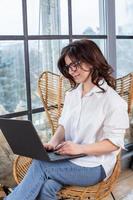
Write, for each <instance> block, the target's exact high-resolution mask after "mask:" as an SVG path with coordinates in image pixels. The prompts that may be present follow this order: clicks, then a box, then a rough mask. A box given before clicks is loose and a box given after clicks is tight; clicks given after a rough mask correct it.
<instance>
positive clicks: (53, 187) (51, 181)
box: [5, 160, 106, 200]
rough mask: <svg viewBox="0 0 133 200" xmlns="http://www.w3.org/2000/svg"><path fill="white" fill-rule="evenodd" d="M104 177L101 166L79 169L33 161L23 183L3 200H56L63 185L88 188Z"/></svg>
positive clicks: (65, 163)
mask: <svg viewBox="0 0 133 200" xmlns="http://www.w3.org/2000/svg"><path fill="white" fill-rule="evenodd" d="M105 177H106V175H105V172H104V169H103V167H102V165H100V166H98V167H81V166H78V165H75V164H73V163H71V162H70V161H58V162H47V161H39V160H33V162H32V164H31V166H30V167H29V170H28V172H27V174H26V176H25V177H24V179H23V181H22V182H21V183H20V184H19V185H18V186H17V187H16V188H15V189H14V191H13V192H12V193H11V194H9V195H8V196H7V197H6V198H5V200H35V199H38V200H57V196H56V193H57V192H58V191H59V190H60V189H61V188H62V187H63V186H64V185H78V186H89V185H94V184H96V183H98V182H100V181H102V180H103V179H104V178H105Z"/></svg>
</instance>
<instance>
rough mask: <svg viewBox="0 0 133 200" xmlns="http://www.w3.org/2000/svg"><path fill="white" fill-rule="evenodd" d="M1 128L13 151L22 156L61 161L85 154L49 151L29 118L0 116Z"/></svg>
mask: <svg viewBox="0 0 133 200" xmlns="http://www.w3.org/2000/svg"><path fill="white" fill-rule="evenodd" d="M0 129H1V130H2V132H3V134H4V136H5V138H6V140H7V142H8V144H9V146H10V147H11V149H12V151H13V153H15V154H18V155H21V156H26V157H30V158H34V159H38V160H46V161H60V160H66V159H73V158H77V157H82V156H85V155H83V154H79V155H72V156H71V155H59V154H57V153H56V152H47V151H46V149H45V148H44V146H43V143H42V142H41V140H40V138H39V136H38V134H37V131H36V129H35V127H34V126H33V124H32V122H31V121H29V120H16V119H7V118H0Z"/></svg>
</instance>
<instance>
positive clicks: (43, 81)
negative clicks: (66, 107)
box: [38, 71, 70, 134]
mask: <svg viewBox="0 0 133 200" xmlns="http://www.w3.org/2000/svg"><path fill="white" fill-rule="evenodd" d="M69 89H70V83H69V81H68V80H67V79H65V78H64V77H63V76H61V75H57V74H54V73H52V72H49V71H46V72H43V73H42V74H41V75H40V77H39V80H38V92H39V94H40V97H41V100H42V103H43V106H44V108H45V111H46V114H47V117H48V122H49V124H50V126H51V129H52V133H53V134H54V132H55V130H56V128H57V125H58V119H59V117H60V115H61V111H62V108H63V102H64V97H65V92H66V91H67V90H69Z"/></svg>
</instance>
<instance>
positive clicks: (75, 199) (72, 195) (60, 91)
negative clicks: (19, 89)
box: [13, 72, 133, 200]
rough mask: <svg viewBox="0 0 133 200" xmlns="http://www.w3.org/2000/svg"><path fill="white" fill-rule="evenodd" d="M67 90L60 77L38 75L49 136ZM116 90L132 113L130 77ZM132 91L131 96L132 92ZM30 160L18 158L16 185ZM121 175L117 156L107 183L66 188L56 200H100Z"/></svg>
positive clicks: (14, 167) (132, 88) (15, 165)
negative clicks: (48, 125)
mask: <svg viewBox="0 0 133 200" xmlns="http://www.w3.org/2000/svg"><path fill="white" fill-rule="evenodd" d="M69 88H70V84H69V83H68V81H67V80H66V79H64V78H63V77H61V76H59V75H56V74H53V73H51V72H44V73H42V74H41V76H40V78H39V81H38V90H39V94H40V97H41V99H42V102H43V105H44V108H45V111H46V113H47V117H48V119H49V123H50V125H51V129H52V132H53V134H54V132H55V130H56V127H57V124H58V119H59V117H60V114H61V110H62V107H63V101H64V95H65V92H66V90H68V89H69ZM116 90H117V91H118V93H119V94H120V95H121V96H122V97H123V98H124V99H125V100H126V101H127V102H128V111H129V113H130V112H131V103H132V100H133V96H132V92H133V75H132V74H128V75H127V76H125V77H122V78H119V79H117V81H116ZM131 90H132V92H131ZM31 162H32V159H30V158H26V157H23V156H17V158H16V159H15V161H14V165H13V174H14V178H15V181H16V183H17V184H18V183H20V182H21V180H22V179H23V177H24V175H25V173H26V171H27V170H28V168H29V165H30V164H31ZM119 174H120V154H119V155H118V156H117V162H116V164H115V167H114V169H113V172H112V175H111V176H110V177H109V178H108V179H107V180H106V181H102V182H100V183H98V184H96V185H94V186H88V187H78V186H67V187H64V188H62V189H61V190H60V191H59V193H58V198H59V199H70V200H87V199H90V200H94V199H95V200H103V199H104V198H105V197H107V196H108V195H109V194H110V193H111V195H112V197H113V199H115V198H114V196H113V194H112V192H111V191H112V188H113V186H114V184H115V182H116V180H117V179H118V177H119Z"/></svg>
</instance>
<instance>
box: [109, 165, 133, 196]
mask: <svg viewBox="0 0 133 200" xmlns="http://www.w3.org/2000/svg"><path fill="white" fill-rule="evenodd" d="M113 194H114V196H115V199H116V200H133V170H130V169H128V170H125V171H124V172H122V174H121V176H120V178H119V180H118V182H117V183H116V186H115V188H114V190H113ZM106 200H113V198H112V197H111V195H110V196H109V197H108V198H106Z"/></svg>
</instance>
